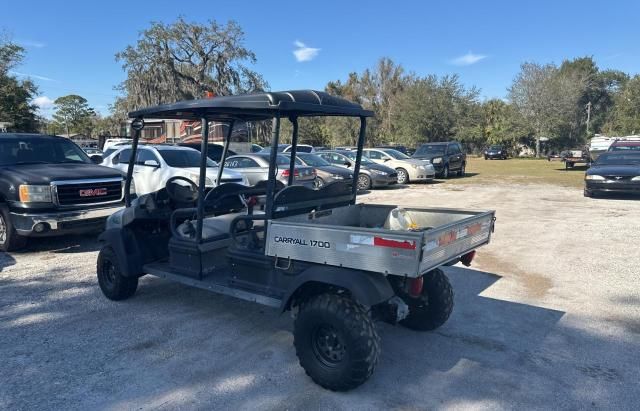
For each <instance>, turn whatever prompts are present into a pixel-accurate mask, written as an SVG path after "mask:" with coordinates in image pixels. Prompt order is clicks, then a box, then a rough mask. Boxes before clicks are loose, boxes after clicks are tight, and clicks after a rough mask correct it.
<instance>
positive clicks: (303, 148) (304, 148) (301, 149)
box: [296, 144, 313, 153]
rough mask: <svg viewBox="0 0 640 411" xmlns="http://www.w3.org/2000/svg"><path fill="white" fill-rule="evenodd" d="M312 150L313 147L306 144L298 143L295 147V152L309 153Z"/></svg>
mask: <svg viewBox="0 0 640 411" xmlns="http://www.w3.org/2000/svg"><path fill="white" fill-rule="evenodd" d="M312 151H313V147H311V146H308V145H306V144H300V145H298V147H296V152H298V153H311V152H312Z"/></svg>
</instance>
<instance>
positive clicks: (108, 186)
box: [53, 178, 122, 206]
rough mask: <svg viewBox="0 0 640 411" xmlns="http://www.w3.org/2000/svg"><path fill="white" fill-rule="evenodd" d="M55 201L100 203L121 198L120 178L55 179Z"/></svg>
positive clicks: (67, 203) (70, 203) (64, 203)
mask: <svg viewBox="0 0 640 411" xmlns="http://www.w3.org/2000/svg"><path fill="white" fill-rule="evenodd" d="M53 189H54V193H55V197H56V200H57V203H58V204H59V205H61V206H73V205H83V204H101V203H110V202H115V201H120V200H121V199H122V179H121V178H106V179H99V180H98V179H96V180H73V181H57V182H55V183H53Z"/></svg>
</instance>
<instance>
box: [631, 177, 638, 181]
mask: <svg viewBox="0 0 640 411" xmlns="http://www.w3.org/2000/svg"><path fill="white" fill-rule="evenodd" d="M631 181H640V176H635V177H633V178H632V179H631Z"/></svg>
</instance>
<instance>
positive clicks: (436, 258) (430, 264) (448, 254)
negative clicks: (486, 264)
mask: <svg viewBox="0 0 640 411" xmlns="http://www.w3.org/2000/svg"><path fill="white" fill-rule="evenodd" d="M494 215H495V211H487V212H485V213H482V214H479V215H477V216H474V217H468V218H465V219H464V220H461V221H459V222H455V223H452V224H448V225H446V226H444V227H438V228H436V229H434V230H429V231H426V232H425V233H424V238H423V247H422V258H421V259H420V273H425V272H427V271H429V270H433V269H434V268H436V267H438V266H440V265H442V264H444V263H446V262H447V261H450V260H452V259H454V258H457V257H460V256H461V255H463V254H466V253H468V252H469V251H471V250H474V249H476V248H478V247H480V246H481V245H484V244H488V243H489V241H490V240H491V233H492V232H493V223H494Z"/></svg>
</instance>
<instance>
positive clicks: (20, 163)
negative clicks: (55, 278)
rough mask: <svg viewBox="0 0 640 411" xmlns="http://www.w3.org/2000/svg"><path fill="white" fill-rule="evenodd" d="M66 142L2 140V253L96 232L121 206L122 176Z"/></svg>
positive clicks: (24, 137) (30, 137) (21, 137)
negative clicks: (39, 240) (38, 240)
mask: <svg viewBox="0 0 640 411" xmlns="http://www.w3.org/2000/svg"><path fill="white" fill-rule="evenodd" d="M98 161H102V157H101V156H93V157H91V158H90V157H89V156H88V155H87V154H86V153H85V152H84V151H83V150H82V149H81V148H80V147H78V146H77V145H76V144H75V143H74V142H72V141H71V140H69V139H67V138H63V137H56V136H45V135H40V134H0V250H2V251H12V250H17V249H20V248H21V247H23V246H25V245H26V242H27V238H28V237H35V236H49V235H56V234H67V233H79V232H87V231H94V230H100V229H103V228H104V222H105V220H106V219H107V217H108V216H110V215H111V214H112V213H113V212H114V211H116V210H118V209H120V208H121V207H122V206H123V202H122V200H123V194H124V185H123V175H122V173H120V171H118V170H114V169H112V168H108V167H102V166H99V165H97V164H94V162H98Z"/></svg>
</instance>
